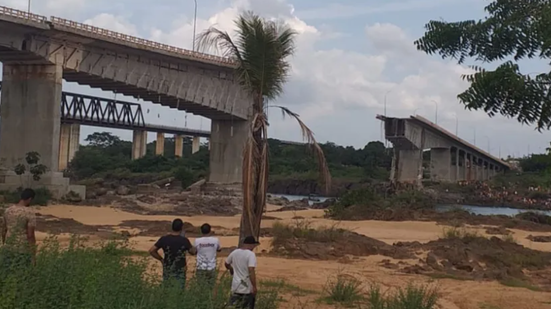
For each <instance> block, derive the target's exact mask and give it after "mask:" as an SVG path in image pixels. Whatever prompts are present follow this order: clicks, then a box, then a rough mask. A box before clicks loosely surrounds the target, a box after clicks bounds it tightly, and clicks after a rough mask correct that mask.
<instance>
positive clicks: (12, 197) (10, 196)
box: [0, 188, 52, 206]
mask: <svg viewBox="0 0 551 309" xmlns="http://www.w3.org/2000/svg"><path fill="white" fill-rule="evenodd" d="M33 190H34V192H35V193H36V196H35V197H34V199H33V200H32V202H31V206H36V205H40V206H47V205H48V202H49V201H50V200H51V199H52V192H50V190H48V189H46V188H35V189H33ZM22 191H23V189H22V188H19V189H17V190H15V191H11V192H0V194H2V195H3V196H4V202H6V203H8V204H15V203H17V202H19V199H20V197H21V192H22Z"/></svg>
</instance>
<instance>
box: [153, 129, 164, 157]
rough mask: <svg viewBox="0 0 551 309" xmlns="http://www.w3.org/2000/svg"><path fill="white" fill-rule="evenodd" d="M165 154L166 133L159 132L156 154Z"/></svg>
mask: <svg viewBox="0 0 551 309" xmlns="http://www.w3.org/2000/svg"><path fill="white" fill-rule="evenodd" d="M164 154H165V135H164V134H163V133H160V132H158V133H157V142H156V143H155V155H157V156H162V155H164Z"/></svg>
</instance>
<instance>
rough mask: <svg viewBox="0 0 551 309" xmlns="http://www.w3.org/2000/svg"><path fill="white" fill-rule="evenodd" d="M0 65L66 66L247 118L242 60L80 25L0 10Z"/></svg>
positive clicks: (131, 91)
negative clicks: (239, 69) (239, 72)
mask: <svg viewBox="0 0 551 309" xmlns="http://www.w3.org/2000/svg"><path fill="white" fill-rule="evenodd" d="M0 61H1V62H3V63H4V66H5V69H4V70H8V71H9V70H10V65H25V64H26V65H29V64H32V65H60V66H62V69H63V78H64V79H65V80H67V81H70V82H77V83H79V84H82V85H88V86H91V87H94V88H100V89H103V90H108V91H114V92H117V93H121V94H124V95H128V96H133V97H136V98H142V99H144V100H146V101H150V102H153V103H157V104H161V105H164V106H169V107H171V108H177V109H179V110H185V111H187V112H189V113H193V114H196V115H201V116H205V117H207V118H210V119H241V120H246V119H247V116H248V115H249V114H250V112H251V111H250V109H251V103H252V101H251V99H252V97H251V96H250V95H249V94H248V93H246V91H244V90H243V88H242V87H241V86H240V85H239V84H238V83H237V81H236V80H235V76H234V71H235V70H234V69H235V67H236V65H235V63H234V62H233V61H232V60H230V59H228V58H223V57H218V56H213V55H208V54H204V53H198V52H193V51H189V50H185V49H182V48H178V47H173V46H169V45H166V44H162V43H158V42H153V41H150V40H145V39H142V38H137V37H133V36H129V35H126V34H122V33H117V32H114V31H110V30H107V29H102V28H98V27H94V26H91V25H86V24H82V23H79V22H75V21H71V20H67V19H63V18H59V17H54V16H52V17H50V18H49V19H48V18H47V17H45V16H40V15H36V14H29V13H27V12H23V11H19V10H14V9H11V8H8V7H0Z"/></svg>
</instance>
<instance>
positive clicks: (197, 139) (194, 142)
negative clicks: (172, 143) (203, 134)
mask: <svg viewBox="0 0 551 309" xmlns="http://www.w3.org/2000/svg"><path fill="white" fill-rule="evenodd" d="M200 142H201V138H200V137H199V136H194V137H193V140H192V143H191V153H192V154H194V153H196V152H198V151H199V148H201V144H200Z"/></svg>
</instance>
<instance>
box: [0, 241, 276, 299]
mask: <svg viewBox="0 0 551 309" xmlns="http://www.w3.org/2000/svg"><path fill="white" fill-rule="evenodd" d="M8 254H9V251H7V249H6V247H2V248H1V249H0V259H2V263H0V265H1V267H0V287H1V288H0V304H2V305H1V307H2V308H41V309H50V308H52V309H53V308H56V309H57V308H132V309H140V308H144V309H145V308H199V309H211V308H212V309H215V308H216V309H217V308H223V307H224V304H225V303H226V302H227V301H228V298H229V287H230V281H229V276H227V275H223V276H222V277H221V279H220V280H219V282H218V283H217V285H216V287H215V289H216V293H215V294H213V293H212V292H211V291H210V290H209V289H205V288H202V287H201V286H200V284H199V283H197V282H196V281H195V280H194V279H193V278H189V279H188V284H187V288H186V290H185V291H184V292H182V291H181V289H179V288H178V287H177V286H176V285H172V284H167V285H159V282H158V279H159V278H158V277H159V275H158V274H157V273H155V272H153V271H150V270H149V269H148V267H147V265H148V264H147V261H146V260H144V259H137V258H132V257H130V256H128V250H127V249H125V248H124V246H120V245H118V244H116V243H108V244H106V245H104V246H102V247H101V248H99V249H93V248H85V247H83V246H82V244H81V243H80V242H79V240H78V239H76V238H75V239H73V241H72V242H71V244H70V245H69V247H68V248H67V249H61V248H60V246H59V244H58V243H57V242H56V241H55V240H54V239H50V240H48V241H46V243H45V244H44V246H43V247H41V248H40V249H39V251H38V253H37V256H36V264H35V265H33V266H28V265H25V263H24V260H22V259H10V260H6V258H7V257H12V258H13V255H8ZM8 262H9V263H8ZM278 299H279V297H278V292H277V290H276V289H272V288H269V287H266V288H264V289H262V290H260V291H259V295H258V300H257V308H261V309H275V308H277V307H278V306H277V302H278Z"/></svg>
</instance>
